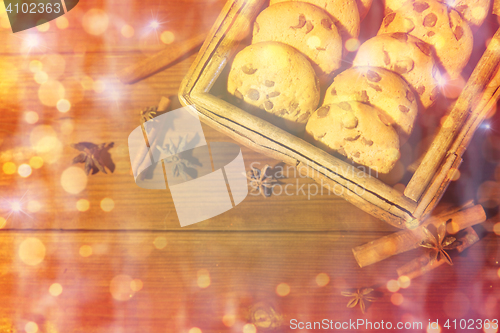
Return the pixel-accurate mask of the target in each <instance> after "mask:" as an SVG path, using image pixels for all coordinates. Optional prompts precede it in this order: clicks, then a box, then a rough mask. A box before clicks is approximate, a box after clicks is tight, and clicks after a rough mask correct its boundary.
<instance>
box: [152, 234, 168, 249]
mask: <svg viewBox="0 0 500 333" xmlns="http://www.w3.org/2000/svg"><path fill="white" fill-rule="evenodd" d="M167 243H168V242H167V239H166V238H165V237H162V236H158V237H156V238H155V240H154V241H153V245H154V246H155V248H157V249H158V250H161V249H164V248H165V247H166V246H167Z"/></svg>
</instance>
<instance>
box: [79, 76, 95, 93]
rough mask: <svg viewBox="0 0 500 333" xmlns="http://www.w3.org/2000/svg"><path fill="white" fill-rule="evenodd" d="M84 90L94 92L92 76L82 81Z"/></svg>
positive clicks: (85, 77)
mask: <svg viewBox="0 0 500 333" xmlns="http://www.w3.org/2000/svg"><path fill="white" fill-rule="evenodd" d="M80 83H81V85H82V87H83V89H85V90H92V89H94V79H92V78H91V77H90V76H84V77H83V78H82V79H81V81H80Z"/></svg>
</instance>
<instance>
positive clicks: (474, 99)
mask: <svg viewBox="0 0 500 333" xmlns="http://www.w3.org/2000/svg"><path fill="white" fill-rule="evenodd" d="M498 63H500V29H498V30H497V32H496V33H495V35H494V36H493V38H492V39H491V41H490V43H489V44H488V47H487V49H486V51H485V52H484V54H483V56H482V57H481V59H480V60H479V63H478V64H477V66H476V68H475V69H474V71H473V72H472V75H471V76H470V78H469V80H468V81H467V83H466V85H465V87H464V89H463V90H462V93H461V94H460V96H459V97H458V100H457V101H456V103H455V106H454V107H453V109H452V111H451V112H450V115H449V116H448V118H447V121H446V122H445V124H444V125H443V126H442V127H441V129H440V131H439V133H438V135H437V136H436V138H435V139H434V141H433V142H432V144H431V146H430V148H429V150H428V151H427V153H426V154H425V157H424V159H423V160H422V163H421V164H420V166H419V167H418V169H417V171H416V172H415V174H414V175H413V177H412V179H411V180H410V182H409V183H408V186H407V187H406V189H405V192H404V194H405V196H407V197H408V198H410V199H412V200H414V201H419V199H420V197H421V196H422V193H423V192H424V191H425V189H426V188H427V186H428V185H429V183H430V182H431V180H432V178H433V177H434V175H435V173H436V171H437V170H438V168H439V166H440V163H441V161H442V160H443V158H444V157H445V156H446V154H447V153H448V151H449V148H450V147H451V145H452V143H453V140H454V138H455V135H456V134H457V133H458V131H459V130H460V128H462V126H463V124H464V123H465V121H466V120H467V118H468V117H469V116H471V114H473V113H474V112H481V111H482V109H483V108H484V107H485V106H486V104H484V105H482V107H477V106H478V103H481V102H483V101H481V100H482V99H481V98H480V97H481V94H482V92H483V90H484V87H485V85H486V84H487V83H489V82H490V80H491V78H492V77H493V75H494V74H495V73H496V69H497V66H498ZM471 110H474V111H473V112H471Z"/></svg>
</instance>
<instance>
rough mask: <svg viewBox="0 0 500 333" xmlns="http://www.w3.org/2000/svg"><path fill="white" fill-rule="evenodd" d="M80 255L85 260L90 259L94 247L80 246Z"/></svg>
mask: <svg viewBox="0 0 500 333" xmlns="http://www.w3.org/2000/svg"><path fill="white" fill-rule="evenodd" d="M78 252H79V253H80V255H81V256H82V257H84V258H87V257H90V256H91V255H92V252H93V251H92V246H90V245H82V246H80V251H78Z"/></svg>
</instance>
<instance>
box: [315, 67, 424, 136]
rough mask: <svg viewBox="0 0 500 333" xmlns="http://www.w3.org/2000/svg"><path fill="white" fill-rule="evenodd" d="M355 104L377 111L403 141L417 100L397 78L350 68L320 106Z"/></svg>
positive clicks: (376, 69)
mask: <svg viewBox="0 0 500 333" xmlns="http://www.w3.org/2000/svg"><path fill="white" fill-rule="evenodd" d="M343 101H358V102H362V103H365V104H369V105H371V106H373V107H375V108H377V109H378V110H379V111H380V112H381V113H383V114H384V115H385V116H386V122H388V123H390V124H391V125H392V126H393V127H394V128H395V129H396V131H397V132H398V133H399V134H400V135H401V136H403V137H409V136H410V134H411V132H412V130H413V125H414V123H415V118H416V117H417V113H418V105H417V97H416V96H415V94H414V93H413V91H412V89H411V87H410V86H409V85H408V83H406V81H405V80H404V79H403V78H402V77H401V76H399V75H398V74H396V73H394V72H391V71H389V70H386V69H383V68H380V67H353V68H350V69H348V70H346V71H344V72H342V73H340V74H339V75H337V76H336V77H335V80H334V81H333V83H332V85H331V86H330V87H329V88H328V89H327V91H326V94H325V100H324V102H323V104H333V103H340V102H343Z"/></svg>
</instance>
